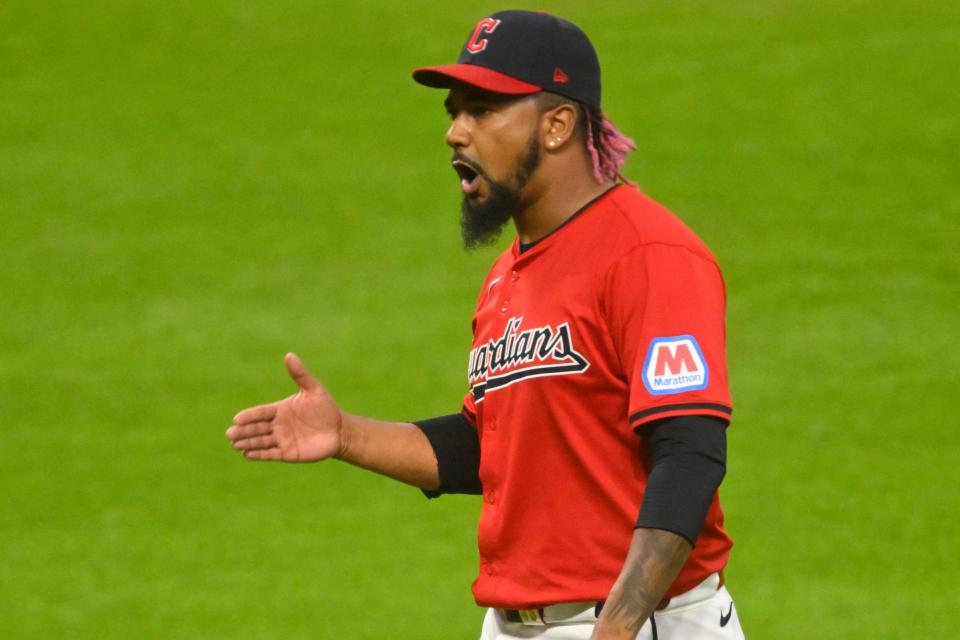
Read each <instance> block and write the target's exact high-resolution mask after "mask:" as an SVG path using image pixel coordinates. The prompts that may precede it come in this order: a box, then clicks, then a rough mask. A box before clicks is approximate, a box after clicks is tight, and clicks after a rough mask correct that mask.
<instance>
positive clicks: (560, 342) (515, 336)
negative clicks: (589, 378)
mask: <svg viewBox="0 0 960 640" xmlns="http://www.w3.org/2000/svg"><path fill="white" fill-rule="evenodd" d="M522 322H523V318H522V317H516V318H510V320H508V321H507V326H506V329H504V332H503V335H502V336H500V337H499V338H497V339H496V340H493V339H491V340H488V341H487V342H486V343H485V344H481V345H479V346H477V347H475V348H474V349H473V350H471V351H470V365H469V369H468V378H469V381H470V390H471V392H472V393H473V398H474V400H475V401H476V402H480V401H482V400H483V398H484V396H485V395H486V394H487V393H491V392H493V391H496V390H497V389H502V388H504V387H508V386H510V385H512V384H513V383H515V382H520V381H521V380H526V379H528V378H537V377H542V376H559V375H570V374H578V373H583V372H584V371H586V370H587V369H588V368H589V367H590V363H589V362H587V359H586V358H584V357H583V356H582V355H581V354H579V353H577V351H576V350H575V349H574V348H573V341H572V340H571V338H570V325H569V324H568V323H566V322H564V323H562V324H559V325H557V326H556V327H552V326H550V325H546V326H543V327H535V328H533V329H526V330H524V331H521V330H520V324H521V323H522Z"/></svg>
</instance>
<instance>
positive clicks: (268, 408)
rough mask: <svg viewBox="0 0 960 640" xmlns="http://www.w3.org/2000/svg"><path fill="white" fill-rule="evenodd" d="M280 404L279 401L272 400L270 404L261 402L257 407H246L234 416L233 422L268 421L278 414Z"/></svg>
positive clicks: (236, 423) (237, 423)
mask: <svg viewBox="0 0 960 640" xmlns="http://www.w3.org/2000/svg"><path fill="white" fill-rule="evenodd" d="M279 404H280V403H279V402H271V403H270V404H261V405H258V406H256V407H250V408H249V409H244V410H243V411H241V412H240V413H238V414H237V415H235V416H233V424H235V425H239V424H247V423H250V422H267V421H270V420H273V418H274V416H276V415H277V406H278V405H279Z"/></svg>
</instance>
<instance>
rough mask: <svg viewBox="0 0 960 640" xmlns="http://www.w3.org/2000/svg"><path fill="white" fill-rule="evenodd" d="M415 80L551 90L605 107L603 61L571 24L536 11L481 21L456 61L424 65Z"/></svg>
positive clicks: (514, 91) (522, 91)
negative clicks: (601, 86)
mask: <svg viewBox="0 0 960 640" xmlns="http://www.w3.org/2000/svg"><path fill="white" fill-rule="evenodd" d="M413 79H414V80H416V81H417V82H419V83H420V84H422V85H426V86H428V87H435V88H440V89H448V88H450V87H451V86H452V85H453V83H454V82H455V81H459V82H464V83H466V84H469V85H472V86H475V87H479V88H480V89H484V90H486V91H493V92H495V93H505V94H510V95H529V94H531V93H537V92H539V91H549V92H551V93H556V94H559V95H561V96H565V97H567V98H570V99H572V100H576V101H578V102H582V103H584V104H587V105H589V106H591V107H594V108H596V109H599V108H600V61H599V60H598V59H597V52H596V51H594V49H593V45H592V44H591V43H590V39H589V38H587V34H585V33H584V32H583V31H581V30H580V28H579V27H577V26H576V25H575V24H573V23H572V22H568V21H567V20H564V19H562V18H558V17H556V16H552V15H550V14H548V13H544V12H536V11H500V12H498V13H494V14H493V15H491V16H489V17H487V18H484V19H483V20H481V21H480V22H478V23H477V25H476V27H475V28H474V30H473V32H472V33H471V34H470V37H469V38H467V42H466V44H464V45H463V49H461V51H460V56H459V57H458V58H457V62H456V63H455V64H449V65H443V66H438V67H420V68H419V69H415V70H414V72H413Z"/></svg>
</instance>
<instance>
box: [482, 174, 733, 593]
mask: <svg viewBox="0 0 960 640" xmlns="http://www.w3.org/2000/svg"><path fill="white" fill-rule="evenodd" d="M724 314H725V292H724V285H723V278H722V276H721V274H720V269H719V267H718V266H717V263H716V260H715V258H714V257H713V255H712V254H711V253H710V250H709V249H708V248H707V247H706V246H705V245H704V244H703V242H701V241H700V240H699V238H697V237H696V236H695V235H694V234H693V232H692V231H690V229H689V228H687V227H686V226H685V225H684V224H683V223H682V222H681V221H680V220H679V219H677V218H676V217H675V216H674V215H673V214H671V213H670V212H669V211H667V210H666V209H664V208H663V207H662V206H660V205H658V204H657V203H655V202H654V201H652V200H651V199H649V198H648V197H646V196H645V195H643V194H642V193H640V192H639V191H637V190H636V189H634V188H632V187H628V186H622V185H621V186H617V187H615V188H613V189H612V190H610V191H608V192H607V193H606V194H604V195H603V196H601V197H600V198H598V199H597V200H596V201H594V202H592V203H591V204H589V205H588V206H587V207H585V208H584V209H583V210H581V211H580V212H578V213H577V214H576V215H574V216H573V217H571V218H570V219H569V220H568V221H567V222H566V223H564V224H563V225H562V226H561V227H560V228H558V229H557V230H555V231H554V232H553V233H551V234H550V235H548V236H546V237H545V238H543V239H542V240H540V241H539V242H538V243H536V244H535V245H534V246H533V247H531V248H529V249H528V250H526V251H524V252H522V253H521V252H520V251H519V245H518V243H517V242H516V241H515V242H514V244H513V246H512V247H511V248H510V249H508V250H507V251H506V252H504V253H503V255H501V256H500V257H499V258H498V259H497V261H496V262H495V263H494V265H493V267H492V268H491V270H490V272H489V274H488V276H487V279H486V281H485V282H484V285H483V290H482V291H481V293H480V297H479V300H478V302H477V308H476V313H475V315H474V318H473V335H474V337H473V348H472V350H471V352H470V361H469V382H470V391H469V392H468V394H467V397H466V400H465V403H464V414H465V415H466V416H467V418H468V419H469V420H470V421H471V423H473V424H474V425H475V426H476V428H477V432H478V434H479V438H480V479H481V482H482V484H483V507H482V512H481V516H480V523H479V533H478V535H479V550H480V576H479V577H478V578H477V580H476V581H475V582H474V585H473V592H474V596H475V598H476V601H477V603H478V604H479V605H481V606H491V607H503V608H518V609H521V608H523V609H525V608H533V607H537V606H542V605H547V604H553V603H560V602H573V601H590V600H603V599H605V598H606V597H607V595H608V594H609V591H610V588H611V587H612V586H613V583H614V581H615V580H616V578H617V576H618V575H619V573H620V570H621V569H622V567H623V563H624V560H625V559H626V555H627V550H628V548H629V546H630V540H631V536H632V534H633V529H634V526H635V523H636V520H637V516H638V514H639V508H640V503H641V500H642V496H643V492H644V489H645V487H646V484H647V476H648V474H649V471H650V468H651V455H650V452H649V451H646V450H644V440H643V439H642V438H640V437H639V436H638V432H640V431H642V429H643V428H644V425H646V424H647V423H649V422H651V421H654V420H659V419H662V418H667V417H672V416H681V415H707V416H715V417H719V418H722V419H724V420H729V418H730V414H731V403H730V394H729V390H728V385H727V370H726V357H725V321H724ZM731 546H732V543H731V540H730V538H729V537H728V536H727V534H726V533H725V532H724V530H723V512H722V511H721V508H720V503H719V500H718V498H717V496H716V495H715V496H714V498H713V502H712V504H711V506H710V508H709V512H708V513H707V517H706V522H705V524H704V527H703V530H702V532H701V533H700V537H699V538H698V540H697V543H696V546H695V548H694V550H693V552H692V554H691V555H690V558H689V560H688V561H687V563H686V564H685V565H684V567H683V569H682V570H681V572H680V575H679V576H678V577H677V579H676V581H675V582H674V583H673V585H671V587H670V589H669V590H668V592H667V595H668V596H672V595H676V594H678V593H682V592H684V591H687V590H688V589H690V588H692V587H694V586H695V585H697V584H698V583H699V582H701V581H702V580H703V579H704V578H706V577H707V576H708V575H709V574H711V573H713V572H715V571H718V570H720V569H722V568H723V567H724V566H725V565H726V562H727V557H728V555H729V551H730V547H731Z"/></svg>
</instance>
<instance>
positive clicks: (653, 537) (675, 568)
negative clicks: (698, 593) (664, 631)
mask: <svg viewBox="0 0 960 640" xmlns="http://www.w3.org/2000/svg"><path fill="white" fill-rule="evenodd" d="M691 550H692V547H691V546H690V543H689V542H687V541H686V539H684V538H683V537H681V536H679V535H677V534H675V533H671V532H670V531H663V530H661V529H637V530H635V531H634V532H633V541H632V542H631V544H630V551H629V553H628V554H627V559H626V562H625V563H624V565H623V570H622V571H621V572H620V576H619V577H618V578H617V582H616V583H615V584H614V585H613V589H611V590H610V595H609V597H608V598H607V602H606V604H604V606H603V612H602V613H601V614H600V619H599V621H598V622H597V626H596V628H595V630H594V634H593V637H594V638H595V639H600V638H607V639H612V638H630V639H631V640H632V639H633V638H636V635H637V632H639V631H640V627H642V626H643V623H644V622H646V621H647V618H649V617H650V614H651V613H653V611H654V610H655V609H656V608H657V605H658V604H659V603H660V600H661V599H662V598H663V594H664V593H665V592H666V590H667V588H668V587H669V586H670V584H671V583H672V582H673V580H674V579H675V578H676V577H677V574H678V573H680V569H681V567H683V563H684V562H686V560H687V556H688V555H690V551H691ZM631 634H632V635H631Z"/></svg>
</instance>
